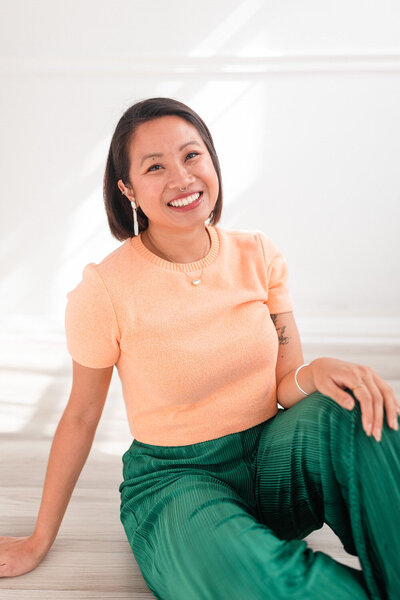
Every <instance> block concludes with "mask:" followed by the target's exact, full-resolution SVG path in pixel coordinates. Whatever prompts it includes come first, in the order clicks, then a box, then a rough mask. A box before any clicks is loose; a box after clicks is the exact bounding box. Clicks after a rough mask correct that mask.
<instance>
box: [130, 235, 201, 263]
mask: <svg viewBox="0 0 400 600" xmlns="http://www.w3.org/2000/svg"><path fill="white" fill-rule="evenodd" d="M141 240H142V242H143V244H144V246H146V248H147V249H148V250H150V252H153V254H156V255H157V256H159V257H160V258H163V259H164V260H169V261H171V262H175V263H191V262H196V261H198V260H201V259H202V258H204V256H206V255H207V254H208V252H209V251H210V248H211V238H210V235H209V233H208V230H207V228H206V227H204V229H202V230H200V231H197V232H193V231H190V232H180V233H179V234H177V235H176V236H175V235H174V234H171V233H170V232H168V233H164V232H156V233H154V231H153V230H152V228H151V227H148V228H147V229H146V230H145V231H142V233H141Z"/></svg>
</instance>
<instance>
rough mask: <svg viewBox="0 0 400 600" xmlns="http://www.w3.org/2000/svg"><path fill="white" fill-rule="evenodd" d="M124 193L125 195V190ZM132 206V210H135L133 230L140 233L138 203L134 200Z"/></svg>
mask: <svg viewBox="0 0 400 600" xmlns="http://www.w3.org/2000/svg"><path fill="white" fill-rule="evenodd" d="M122 194H123V195H125V190H124V191H123V192H122ZM131 206H132V212H133V232H134V234H135V235H139V225H138V220H137V214H136V204H135V201H134V200H132V201H131Z"/></svg>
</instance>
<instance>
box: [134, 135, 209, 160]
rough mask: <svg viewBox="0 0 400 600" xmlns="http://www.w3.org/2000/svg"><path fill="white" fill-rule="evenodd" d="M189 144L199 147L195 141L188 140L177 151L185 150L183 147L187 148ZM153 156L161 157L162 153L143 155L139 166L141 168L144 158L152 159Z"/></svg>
mask: <svg viewBox="0 0 400 600" xmlns="http://www.w3.org/2000/svg"><path fill="white" fill-rule="evenodd" d="M189 144H197V145H198V146H200V143H199V142H197V141H196V140H190V142H186V143H185V144H183V145H182V146H181V147H180V148H179V150H183V149H184V148H185V146H189ZM154 156H163V154H162V152H152V153H151V154H145V155H144V156H143V157H142V160H141V162H140V166H142V164H143V163H144V161H145V160H146V158H153V157H154Z"/></svg>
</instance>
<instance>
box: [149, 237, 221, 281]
mask: <svg viewBox="0 0 400 600" xmlns="http://www.w3.org/2000/svg"><path fill="white" fill-rule="evenodd" d="M145 231H146V236H147V239H148V241H150V244H151V245H152V246H153V248H154V249H155V250H157V252H160V254H163V255H164V256H165V257H166V258H167V260H169V262H172V263H173V262H175V261H174V260H172V258H170V257H169V256H167V255H166V254H165V253H164V252H161V251H160V250H158V248H156V246H155V245H154V244H153V242H152V241H151V238H150V236H149V232H148V229H146V230H145ZM206 233H207V246H206V248H208V246H209V248H208V250H206V251H205V252H204V256H206V254H207V253H208V252H209V251H210V248H211V238H210V234H209V233H208V230H207V228H206ZM142 235H143V234H142ZM203 269H204V265H203V267H202V268H201V273H200V276H199V277H198V278H197V279H192V277H193V275H189V277H190V279H192V283H193V285H199V283H200V282H201V276H202V275H203ZM185 275H187V273H185Z"/></svg>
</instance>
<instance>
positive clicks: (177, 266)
mask: <svg viewBox="0 0 400 600" xmlns="http://www.w3.org/2000/svg"><path fill="white" fill-rule="evenodd" d="M206 229H207V230H208V233H209V234H210V239H211V247H210V250H209V251H208V254H206V255H205V256H204V257H203V258H202V259H200V260H196V261H195V262H191V263H175V262H170V261H169V260H165V259H164V258H161V257H160V256H157V254H154V252H151V251H150V250H149V249H148V248H146V246H145V245H144V244H143V242H142V232H140V234H139V235H134V236H133V237H131V238H130V240H131V246H132V248H134V249H135V250H136V251H137V252H139V254H141V255H142V256H143V257H144V258H145V259H146V260H149V261H150V262H152V263H154V264H155V265H158V266H159V267H162V268H163V269H165V270H167V271H185V272H188V273H192V272H193V271H199V270H200V269H202V268H204V267H206V266H207V265H211V264H212V263H213V262H214V261H215V260H216V258H217V256H218V254H219V236H218V232H217V230H216V228H215V226H214V225H206Z"/></svg>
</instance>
